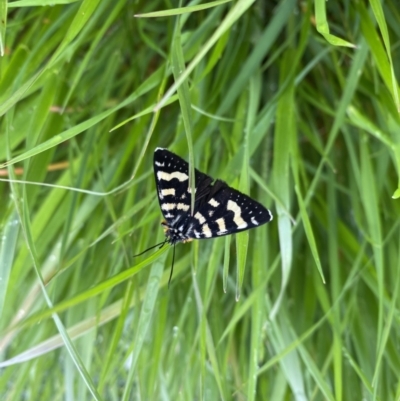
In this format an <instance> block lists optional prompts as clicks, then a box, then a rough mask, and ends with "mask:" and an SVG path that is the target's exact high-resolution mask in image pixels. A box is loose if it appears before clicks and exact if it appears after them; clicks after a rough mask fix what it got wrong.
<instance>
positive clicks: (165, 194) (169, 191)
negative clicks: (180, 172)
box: [161, 188, 175, 196]
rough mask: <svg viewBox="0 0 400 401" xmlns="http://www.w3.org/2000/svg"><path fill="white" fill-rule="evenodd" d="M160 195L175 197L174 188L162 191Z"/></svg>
mask: <svg viewBox="0 0 400 401" xmlns="http://www.w3.org/2000/svg"><path fill="white" fill-rule="evenodd" d="M161 194H162V195H164V196H168V195H172V196H175V188H168V189H162V190H161Z"/></svg>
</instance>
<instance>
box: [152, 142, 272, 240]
mask: <svg viewBox="0 0 400 401" xmlns="http://www.w3.org/2000/svg"><path fill="white" fill-rule="evenodd" d="M154 174H155V179H156V187H157V192H158V200H159V203H160V208H161V211H162V213H163V215H164V218H165V220H166V222H165V223H163V224H164V227H165V234H166V236H167V238H168V242H169V243H171V244H174V243H177V242H181V241H183V242H186V241H190V240H192V239H203V238H213V237H219V236H223V235H229V234H234V233H237V232H240V231H244V230H248V229H250V228H254V227H258V226H260V225H262V224H265V223H268V222H269V221H271V220H272V213H271V212H270V211H269V210H268V209H266V208H265V207H264V206H262V205H261V204H260V203H258V202H257V201H255V200H254V199H252V198H250V197H249V196H247V195H244V194H242V193H241V192H239V191H237V190H236V189H233V188H231V187H229V186H228V185H227V184H226V183H225V182H223V181H221V180H216V181H215V182H214V179H213V178H211V177H210V176H208V175H206V174H204V173H202V172H200V171H198V170H197V169H196V170H195V188H196V189H195V190H196V196H195V206H194V211H193V215H191V211H190V201H191V193H190V188H189V165H188V163H187V162H186V161H185V160H183V159H182V158H180V157H179V156H177V155H175V154H174V153H172V152H170V151H168V150H166V149H162V148H157V149H156V150H155V152H154Z"/></svg>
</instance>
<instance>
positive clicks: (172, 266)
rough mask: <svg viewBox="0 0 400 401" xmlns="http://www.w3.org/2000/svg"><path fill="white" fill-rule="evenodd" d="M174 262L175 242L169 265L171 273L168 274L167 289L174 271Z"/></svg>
mask: <svg viewBox="0 0 400 401" xmlns="http://www.w3.org/2000/svg"><path fill="white" fill-rule="evenodd" d="M174 262H175V244H174V250H173V252H172V265H171V273H170V274H169V280H168V289H169V285H170V284H171V280H172V273H173V272H174Z"/></svg>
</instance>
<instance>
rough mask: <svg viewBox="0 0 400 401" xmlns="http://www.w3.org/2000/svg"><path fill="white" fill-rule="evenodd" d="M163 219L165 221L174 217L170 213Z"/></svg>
mask: <svg viewBox="0 0 400 401" xmlns="http://www.w3.org/2000/svg"><path fill="white" fill-rule="evenodd" d="M164 217H165V218H166V219H172V217H174V215H173V214H171V213H167V214H166V215H165V216H164Z"/></svg>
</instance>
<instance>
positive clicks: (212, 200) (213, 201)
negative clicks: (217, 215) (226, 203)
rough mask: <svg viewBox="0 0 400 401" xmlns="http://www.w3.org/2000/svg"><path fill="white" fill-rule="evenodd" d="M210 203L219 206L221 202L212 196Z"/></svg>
mask: <svg viewBox="0 0 400 401" xmlns="http://www.w3.org/2000/svg"><path fill="white" fill-rule="evenodd" d="M208 203H209V204H210V205H211V206H213V207H217V206H219V202H217V201H216V200H215V199H214V198H211V199H210V200H209V201H208Z"/></svg>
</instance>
